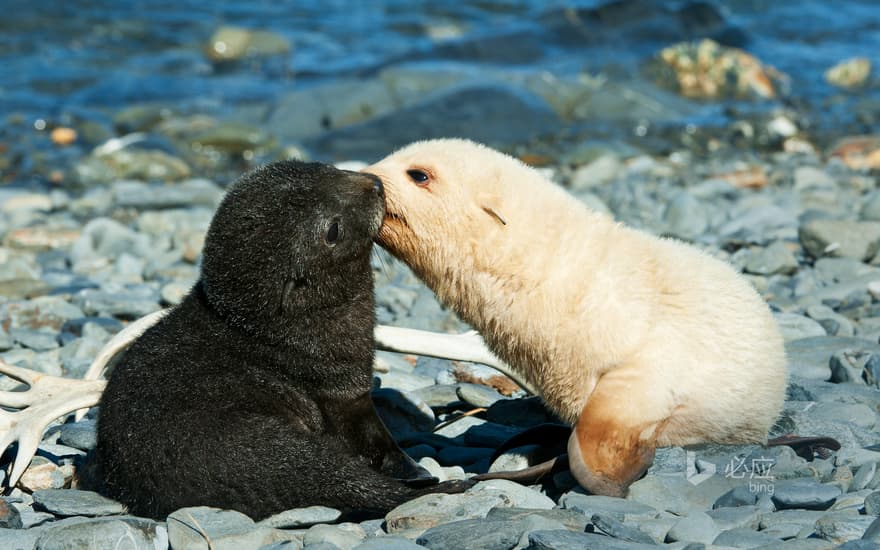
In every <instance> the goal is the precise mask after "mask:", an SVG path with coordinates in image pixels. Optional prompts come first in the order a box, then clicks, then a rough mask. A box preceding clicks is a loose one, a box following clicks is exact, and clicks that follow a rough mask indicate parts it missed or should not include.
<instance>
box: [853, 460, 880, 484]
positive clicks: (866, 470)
mask: <svg viewBox="0 0 880 550" xmlns="http://www.w3.org/2000/svg"><path fill="white" fill-rule="evenodd" d="M875 475H877V463H876V462H870V463H868V464H863V465H861V466H859V468H858V469H857V470H856V473H855V475H854V476H853V480H852V485H851V486H850V490H851V491H861V490H862V489H865V488H866V487H868V484H869V483H871V481H872V480H873V479H874V476H875Z"/></svg>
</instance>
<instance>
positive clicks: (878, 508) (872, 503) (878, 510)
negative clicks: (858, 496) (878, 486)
mask: <svg viewBox="0 0 880 550" xmlns="http://www.w3.org/2000/svg"><path fill="white" fill-rule="evenodd" d="M865 513H866V514H867V515H869V516H880V491H874V492H873V493H871V494H870V495H868V496H866V497H865Z"/></svg>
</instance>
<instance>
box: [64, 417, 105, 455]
mask: <svg viewBox="0 0 880 550" xmlns="http://www.w3.org/2000/svg"><path fill="white" fill-rule="evenodd" d="M97 441H98V432H97V426H96V423H95V421H94V420H81V421H80V422H73V423H70V424H62V425H61V427H60V428H59V430H58V442H59V443H61V444H63V445H67V446H69V447H73V448H74V449H80V450H82V451H89V450H91V449H94V448H95V446H96V445H97Z"/></svg>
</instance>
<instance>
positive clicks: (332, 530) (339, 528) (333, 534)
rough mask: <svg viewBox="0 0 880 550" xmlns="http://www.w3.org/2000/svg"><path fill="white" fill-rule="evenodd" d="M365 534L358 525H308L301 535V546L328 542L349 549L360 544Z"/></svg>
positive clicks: (307, 546) (341, 548) (342, 548)
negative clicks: (348, 526)
mask: <svg viewBox="0 0 880 550" xmlns="http://www.w3.org/2000/svg"><path fill="white" fill-rule="evenodd" d="M364 538H365V534H364V532H363V530H362V529H360V527H359V526H357V525H353V526H351V528H346V526H345V525H326V524H323V523H321V524H318V525H313V526H312V527H309V529H308V531H306V533H305V535H304V536H303V547H306V548H310V547H312V546H317V545H319V544H330V545H332V547H334V548H339V549H340V550H351V549H352V548H354V547H355V546H357V545H358V544H360V543H361V542H362V541H363V540H364Z"/></svg>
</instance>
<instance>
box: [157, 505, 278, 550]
mask: <svg viewBox="0 0 880 550" xmlns="http://www.w3.org/2000/svg"><path fill="white" fill-rule="evenodd" d="M166 523H167V525H168V539H169V543H170V545H171V547H172V548H174V549H175V550H209V548H215V549H220V548H229V549H233V548H259V547H260V546H262V545H263V544H265V543H267V542H272V541H271V537H270V535H271V532H272V530H271V529H270V528H261V529H257V528H256V525H255V524H254V521H253V520H252V519H251V518H249V517H247V516H246V515H244V514H242V513H241V512H236V511H234V510H219V509H217V508H209V507H207V506H196V507H192V508H181V509H180V510H177V511H176V512H172V513H171V514H170V515H169V516H168V519H167V520H166ZM209 541H210V542H209Z"/></svg>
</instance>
